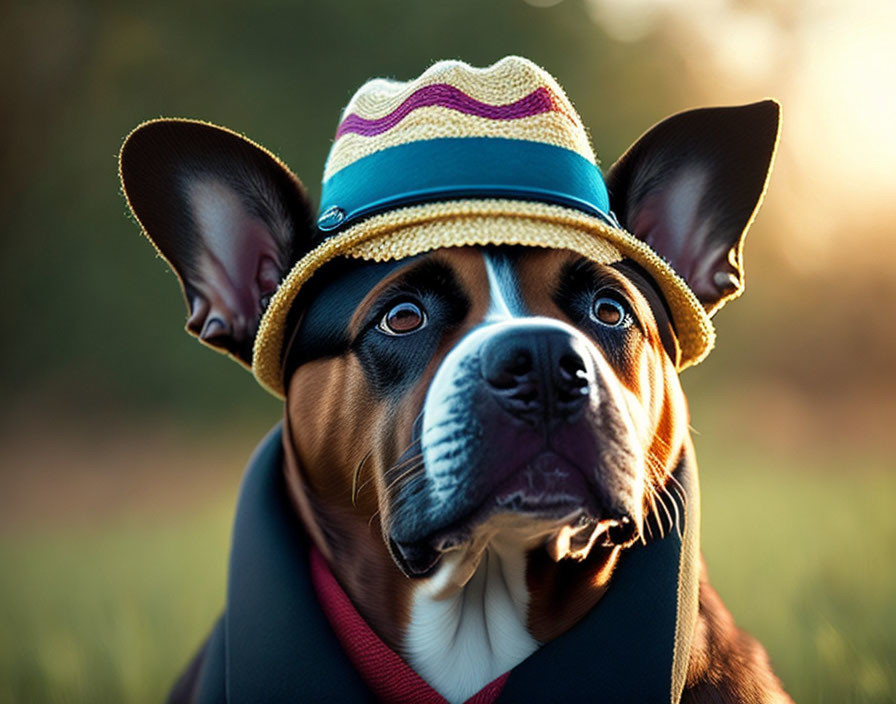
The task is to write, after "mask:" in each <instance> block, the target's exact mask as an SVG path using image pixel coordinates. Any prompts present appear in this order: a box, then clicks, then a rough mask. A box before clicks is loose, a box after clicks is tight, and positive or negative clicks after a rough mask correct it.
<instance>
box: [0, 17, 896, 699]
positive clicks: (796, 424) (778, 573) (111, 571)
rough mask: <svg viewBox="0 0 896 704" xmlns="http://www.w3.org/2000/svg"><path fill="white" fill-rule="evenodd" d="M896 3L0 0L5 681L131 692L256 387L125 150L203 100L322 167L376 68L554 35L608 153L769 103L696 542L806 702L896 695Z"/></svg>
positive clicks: (195, 606)
mask: <svg viewBox="0 0 896 704" xmlns="http://www.w3.org/2000/svg"><path fill="white" fill-rule="evenodd" d="M894 35H896V4H894V3H892V2H890V1H889V0H880V1H879V2H878V1H875V0H851V1H849V0H841V1H837V0H562V1H557V0H526V1H524V0H494V1H489V2H486V1H484V0H451V1H446V2H397V1H394V2H389V1H380V2H365V1H363V0H333V1H329V2H323V1H321V2H315V3H309V2H299V1H293V2H288V1H287V0H259V1H257V2H252V3H247V2H236V1H235V0H214V1H212V0H196V1H193V2H184V1H182V0H177V1H175V0H156V1H155V2H152V3H143V4H139V5H138V4H128V3H123V2H109V1H107V2H99V1H97V0H33V1H30V2H24V1H19V2H16V1H15V0H13V2H12V3H3V5H2V9H0V47H2V48H0V61H2V63H0V86H2V90H0V96H2V97H0V101H2V102H0V108H2V109H0V126H2V134H3V146H2V149H0V235H2V252H0V254H2V256H0V287H2V288H0V290H2V306H0V316H2V317H0V323H2V328H0V329H2V331H3V335H2V339H3V344H2V347H0V350H2V352H0V353H2V365H0V379H2V395H0V398H2V404H0V405H2V408H0V702H155V701H159V700H160V699H161V698H162V697H163V694H164V692H165V691H166V690H167V688H168V686H169V685H170V683H171V681H172V679H173V678H174V676H175V674H176V673H177V671H178V670H179V668H180V667H181V666H182V665H183V664H184V663H185V662H186V659H187V657H188V655H189V654H190V653H191V651H192V650H193V649H194V648H195V647H196V645H197V644H198V643H199V641H200V640H201V639H202V638H203V637H204V635H205V633H206V631H207V629H208V628H209V627H210V625H211V623H212V622H213V620H214V618H215V616H216V615H217V614H218V613H219V611H220V609H221V607H222V604H223V598H224V576H225V569H226V556H227V549H228V534H229V525H230V519H231V515H232V511H233V504H234V500H235V496H236V491H237V486H238V482H239V476H240V473H241V471H242V468H243V466H244V463H245V461H246V459H247V457H248V456H249V454H250V452H251V450H252V448H253V447H254V445H255V443H256V442H257V441H258V439H259V438H260V437H261V435H262V433H263V432H264V431H265V430H266V429H267V428H268V427H270V426H271V425H272V424H273V423H275V422H276V421H277V420H278V418H279V415H280V408H279V405H278V403H277V402H276V401H275V400H274V399H272V398H269V397H268V396H266V395H265V393H264V392H262V391H261V390H260V388H258V387H257V386H256V385H255V383H254V381H253V380H252V378H251V377H250V376H249V375H248V374H246V373H245V372H243V371H241V370H240V369H239V368H238V367H236V366H235V365H233V364H232V363H231V362H229V361H228V360H226V359H225V358H223V357H220V356H218V355H215V354H213V353H212V352H210V351H209V350H207V349H205V348H203V347H201V346H200V345H198V344H197V343H196V342H195V341H194V340H193V339H192V338H189V337H188V336H187V335H185V334H184V332H183V331H182V323H183V320H184V309H183V303H182V300H181V297H180V293H179V291H178V288H177V285H176V281H175V278H174V277H173V276H172V275H171V274H170V273H169V272H167V271H166V267H165V266H164V264H163V262H161V260H158V259H157V258H155V256H154V253H153V250H152V249H151V247H150V246H149V244H148V243H147V242H146V241H145V240H144V239H143V238H142V236H141V235H140V234H139V231H138V229H137V227H136V226H135V224H134V223H133V222H132V221H131V220H129V218H128V216H127V213H126V208H125V204H124V201H123V199H122V197H121V195H120V192H119V184H118V180H117V175H116V155H117V152H118V149H119V146H120V144H121V140H122V139H123V138H124V136H125V135H126V134H127V133H128V131H129V130H130V129H131V128H132V127H134V126H135V125H136V124H137V123H139V122H140V121H143V120H145V119H148V118H152V117H158V116H184V117H196V118H202V119H206V120H210V121H213V122H217V123H219V124H224V125H227V126H229V127H231V128H233V129H235V130H238V131H240V132H243V133H245V134H247V135H249V136H250V137H252V138H253V139H255V140H256V141H258V142H260V143H262V144H264V145H266V146H267V147H269V148H270V149H272V150H273V151H274V152H275V153H277V154H279V155H280V156H281V157H282V158H283V159H284V160H285V161H286V162H287V163H289V164H290V165H291V167H292V168H293V169H294V170H295V171H296V172H297V173H298V174H299V175H300V176H301V177H302V178H303V179H304V180H305V182H306V184H307V185H308V186H309V189H310V190H311V192H312V193H313V194H314V195H315V196H316V195H317V193H319V185H318V183H319V175H320V173H321V170H322V165H323V161H324V158H325V155H326V152H327V150H328V147H329V144H330V140H331V137H332V134H333V131H334V129H335V125H336V120H337V117H338V113H339V110H340V109H341V107H342V106H343V105H344V104H345V102H346V101H347V99H348V98H349V96H350V95H351V93H352V92H353V91H354V89H355V88H356V87H357V86H359V85H360V84H361V83H362V82H363V81H364V80H366V79H367V78H369V77H372V76H393V77H396V78H399V79H407V78H411V77H413V76H416V75H417V74H419V73H420V72H421V71H422V70H423V69H424V68H425V67H426V66H427V65H429V64H430V63H431V62H432V61H434V60H436V59H440V58H449V57H456V58H462V59H465V60H467V61H469V62H471V63H474V64H478V65H486V64H489V63H491V62H493V61H494V60H496V59H498V58H500V57H501V56H503V55H505V54H508V53H519V54H523V55H526V56H528V57H530V58H532V59H534V60H535V61H537V62H539V63H541V64H542V65H544V66H546V67H547V68H548V69H549V70H550V71H551V72H552V73H554V75H556V76H557V77H558V79H559V80H560V82H561V83H562V84H563V85H564V87H565V88H566V90H567V92H568V94H569V95H570V97H571V98H572V100H573V101H574V102H575V103H576V105H577V107H578V109H579V111H580V112H581V114H582V116H583V119H584V121H585V123H586V124H587V125H589V127H590V129H591V132H592V136H593V140H594V142H595V145H596V148H597V151H598V153H599V154H600V155H601V156H602V159H603V160H604V163H605V164H610V163H612V161H613V160H615V158H616V157H617V156H619V155H620V154H621V153H622V152H623V151H624V149H625V148H626V147H627V146H628V145H629V144H630V143H631V142H632V141H634V140H635V139H636V138H637V137H638V135H639V134H640V133H641V132H643V131H644V130H645V129H647V128H648V127H649V126H650V125H651V124H653V123H654V122H656V121H658V120H659V119H661V118H663V117H665V116H666V115H668V114H670V113H673V112H675V111H678V110H681V109H685V108H689V107H695V106H701V105H712V104H728V103H737V102H749V101H753V100H756V99H760V98H763V97H765V96H774V97H777V98H779V99H780V100H781V101H782V103H783V105H784V131H783V138H782V141H781V145H780V150H779V153H778V159H777V164H776V168H775V173H774V175H773V178H772V181H771V185H770V189H769V192H768V196H767V198H766V202H765V205H764V207H763V209H762V211H761V213H760V215H759V217H758V219H757V220H756V222H755V224H754V226H753V228H752V230H751V234H750V236H749V238H748V244H747V249H746V268H747V279H748V286H747V294H746V295H745V296H744V297H743V298H742V299H740V300H739V301H737V302H735V303H733V304H731V305H729V306H728V307H727V308H726V309H725V310H724V311H722V313H721V314H720V315H719V316H718V317H717V326H718V330H719V344H718V347H717V349H716V351H715V352H714V353H713V354H712V355H711V356H710V358H709V359H708V360H707V361H706V362H705V363H703V364H702V365H700V366H699V367H697V368H695V369H692V370H689V371H687V372H686V373H685V375H684V383H685V386H686V388H687V390H688V392H689V394H690V399H691V404H692V425H693V427H694V431H695V437H696V443H697V448H698V457H699V458H700V463H701V474H702V484H703V494H704V501H703V504H704V511H703V536H704V537H703V544H704V552H705V554H706V559H707V562H708V565H709V570H710V574H711V576H712V578H713V581H714V583H715V585H716V586H717V588H718V590H719V591H720V593H721V595H722V597H723V598H724V599H725V600H726V602H727V603H728V605H729V606H730V608H731V610H732V611H733V613H734V615H735V617H736V618H737V620H738V621H739V623H740V624H741V625H742V626H744V627H746V628H748V629H749V630H751V631H752V632H753V633H755V634H756V635H757V636H758V637H759V638H760V639H761V640H762V641H763V642H764V643H765V644H766V646H767V648H768V650H769V652H770V654H771V658H772V661H773V663H774V665H775V667H776V669H777V672H778V673H779V675H780V676H781V678H782V680H783V681H784V684H785V685H786V687H787V688H788V689H789V690H790V691H791V692H792V693H793V695H794V696H795V698H796V700H797V701H799V702H837V703H839V702H892V701H896V517H894V509H896V460H894V442H893V437H894V433H896V430H894V427H893V425H894V420H896V372H894V370H893V364H894V362H896V332H894V323H896V276H894V273H893V259H894V256H896V244H894V235H896V232H894V225H893V223H894V222H896V185H894V184H896V167H894V164H896V130H894V125H896V97H894V94H896V91H894V85H896V43H894V41H893V37H894Z"/></svg>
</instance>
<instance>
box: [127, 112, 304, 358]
mask: <svg viewBox="0 0 896 704" xmlns="http://www.w3.org/2000/svg"><path fill="white" fill-rule="evenodd" d="M119 169H120V175H121V183H122V186H123V188H124V194H125V197H126V198H127V200H128V204H129V205H130V207H131V210H132V211H133V212H134V215H135V216H136V218H137V220H138V221H139V222H140V225H141V226H142V227H143V230H144V232H145V233H146V235H147V237H149V239H150V240H151V241H152V242H153V244H155V246H156V248H157V249H158V251H159V252H160V253H161V255H162V256H163V257H164V258H165V259H166V260H167V261H168V263H169V264H170V265H171V268H172V269H174V271H175V273H176V274H177V277H178V279H179V280H180V284H181V287H182V289H183V293H184V298H185V299H186V303H187V311H188V314H189V318H188V320H187V331H188V332H190V333H191V334H193V335H195V336H197V337H199V339H200V340H201V341H202V342H204V343H205V344H207V345H209V346H211V347H214V348H216V349H218V350H220V351H224V352H227V353H229V354H230V355H232V356H233V357H234V358H235V359H236V360H237V361H239V362H240V363H242V364H244V365H245V366H247V367H248V366H251V362H252V345H253V343H254V341H255V334H256V332H257V330H258V323H259V320H260V319H261V314H262V313H263V311H264V308H265V307H266V305H267V303H268V301H269V300H270V296H271V294H272V293H273V292H274V290H275V289H276V288H277V286H278V285H279V283H280V281H281V280H282V278H283V277H284V276H285V274H286V273H287V272H288V271H289V269H290V268H291V267H292V265H293V264H294V263H295V261H296V260H297V259H298V257H299V256H300V255H301V254H303V253H304V252H305V251H307V250H308V249H309V248H310V242H311V233H312V226H311V222H312V220H311V208H310V206H309V203H308V200H307V196H306V194H305V188H304V186H303V185H302V183H301V181H299V179H298V178H296V176H295V175H293V173H292V172H291V171H290V170H289V169H288V168H287V167H286V166H285V165H284V164H282V163H281V162H280V161H279V160H278V159H277V158H276V157H275V156H273V155H272V154H271V153H270V152H268V151H266V150H265V149H263V148H262V147H259V146H258V145H256V144H254V143H253V142H250V141H249V140H248V139H245V138H244V137H241V136H240V135H238V134H236V133H234V132H231V131H230V130H227V129H224V128H221V127H216V126H214V125H210V124H207V123H204V122H196V121H190V120H155V121H152V122H147V123H144V124H142V125H140V126H139V127H137V129H135V130H134V131H133V132H132V133H131V134H130V135H129V136H128V138H127V139H126V140H125V142H124V145H123V146H122V148H121V155H120V159H119Z"/></svg>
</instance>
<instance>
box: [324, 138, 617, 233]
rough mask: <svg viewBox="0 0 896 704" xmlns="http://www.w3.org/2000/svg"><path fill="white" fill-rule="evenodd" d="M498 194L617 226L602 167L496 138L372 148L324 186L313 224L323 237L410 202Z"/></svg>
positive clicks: (546, 147) (556, 150) (563, 152)
mask: <svg viewBox="0 0 896 704" xmlns="http://www.w3.org/2000/svg"><path fill="white" fill-rule="evenodd" d="M465 198H503V199H511V200H529V201H539V202H543V203H550V204H554V205H563V206H566V207H570V208H574V209H576V210H580V211H582V212H584V213H587V214H588V215H593V216H595V217H598V218H600V219H601V220H603V221H604V222H606V223H607V224H609V225H616V221H615V218H614V217H613V216H612V214H611V213H610V198H609V195H608V193H607V187H606V185H605V184H604V181H603V177H602V176H601V173H600V170H599V169H598V168H597V166H595V165H594V164H593V163H591V162H590V161H589V160H588V159H586V158H585V157H583V156H581V155H580V154H577V153H576V152H574V151H571V150H569V149H565V148H563V147H557V146H555V145H552V144H545V143H541V142H532V141H527V140H520V139H504V138H496V137H464V138H452V137H446V138H439V139H429V140H422V141H417V142H410V143H407V144H402V145H398V146H395V147H392V148H391V149H385V150H383V151H379V152H375V153H374V154H371V155H369V156H366V157H363V158H361V159H359V160H358V161H356V162H354V163H352V164H350V165H349V166H346V167H345V168H343V169H341V170H340V171H337V172H336V173H335V174H333V175H332V176H331V177H330V178H329V179H327V180H326V181H325V182H324V184H323V193H322V196H321V207H320V215H319V216H318V220H317V226H318V228H319V229H320V230H321V231H322V232H323V233H326V235H327V236H329V235H331V234H332V233H333V232H335V231H336V230H341V229H343V228H345V227H347V226H349V225H351V224H352V223H354V222H357V221H358V220H361V219H363V218H366V217H369V216H371V215H375V214H377V213H380V212H384V211H387V210H393V209H395V208H399V207H403V206H407V205H413V204H416V203H425V202H434V201H446V200H460V199H465Z"/></svg>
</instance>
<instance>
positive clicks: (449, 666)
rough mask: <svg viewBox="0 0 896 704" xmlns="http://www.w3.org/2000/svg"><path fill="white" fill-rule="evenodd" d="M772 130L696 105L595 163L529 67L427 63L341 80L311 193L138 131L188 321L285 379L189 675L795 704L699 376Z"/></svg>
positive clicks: (542, 76)
mask: <svg viewBox="0 0 896 704" xmlns="http://www.w3.org/2000/svg"><path fill="white" fill-rule="evenodd" d="M778 131H779V108H778V105H777V103H775V102H774V101H770V100H765V101H762V102H759V103H754V104H751V105H744V106H738V107H724V108H703V109H697V110H691V111H688V112H683V113H679V114H677V115H674V116H672V117H670V118H668V119H666V120H664V121H663V122H661V123H659V124H658V125H656V126H654V127H653V128H651V129H650V130H648V131H647V132H646V133H645V134H644V135H643V136H642V137H641V138H640V139H639V140H638V141H637V142H636V143H635V144H634V145H633V146H632V147H631V148H630V149H629V150H628V151H627V152H626V153H625V154H624V155H623V156H622V157H621V158H620V159H619V160H618V161H617V162H616V163H615V164H614V165H613V166H612V167H611V168H610V169H609V170H608V172H607V174H606V178H605V181H604V179H603V178H602V177H601V173H600V171H599V169H598V168H597V166H596V159H595V158H594V155H593V152H591V147H590V144H589V142H588V138H587V136H586V132H585V130H584V127H583V126H582V124H581V121H580V118H579V117H578V114H577V113H576V112H575V109H574V108H573V107H572V104H571V103H570V102H569V100H568V99H567V98H566V96H565V94H564V93H563V91H562V89H561V88H560V87H559V85H558V84H557V83H556V81H555V80H554V79H553V78H552V77H551V76H550V75H549V74H547V73H546V72H545V71H544V70H543V69H541V68H540V67H538V66H536V65H535V64H533V63H531V62H529V61H527V60H525V59H522V58H519V57H508V58H505V59H503V60H502V61H500V62H498V63H496V64H494V65H493V66H491V67H488V68H486V69H474V68H472V67H470V66H468V65H466V64H464V63H461V62H457V61H449V62H439V63H437V64H435V65H434V66H432V67H431V68H430V69H429V70H427V71H426V72H425V73H424V74H423V75H422V76H421V77H419V78H418V79H416V80H415V81H411V82H408V83H397V82H393V81H381V80H375V81H371V82H370V83H368V84H366V85H365V86H364V87H362V89H361V90H360V91H359V92H358V94H356V96H355V98H353V99H352V101H351V102H350V103H349V106H348V107H347V108H346V110H345V111H344V113H343V117H342V120H341V121H340V124H339V128H338V130H337V134H336V140H335V142H334V146H333V148H332V151H331V153H330V157H329V159H328V162H327V166H326V169H325V178H324V188H323V194H322V203H321V207H320V211H319V215H318V216H317V218H316V219H315V217H314V215H313V212H314V211H313V209H312V206H311V205H310V203H309V202H308V199H307V196H306V194H305V190H304V187H303V186H302V184H301V182H300V181H299V179H298V178H297V177H296V176H294V175H293V174H292V172H291V171H289V170H288V169H287V167H286V166H285V165H284V164H282V162H280V161H279V160H278V159H277V158H276V157H274V156H273V155H272V154H270V153H269V152H267V151H266V150H264V149H263V148H261V147H259V146H258V145H256V144H254V143H252V142H250V141H249V140H248V139H246V138H244V137H242V136H240V135H237V134H236V133H233V132H231V131H229V130H226V129H224V128H220V127H216V126H214V125H210V124H208V123H201V122H196V121H190V120H156V121H152V122H149V123H145V124H143V125H141V126H140V127H138V128H137V129H136V130H135V131H134V132H133V133H131V135H130V136H129V137H128V138H127V140H126V141H125V143H124V146H123V148H122V153H121V160H120V174H121V179H122V183H123V188H124V192H125V195H126V197H127V199H128V203H129V205H130V206H131V208H132V210H133V212H134V214H135V216H136V218H137V219H138V221H139V223H140V225H141V226H142V228H143V230H144V231H145V233H146V234H147V236H148V237H149V238H150V240H151V241H152V242H153V243H154V245H155V246H156V248H157V250H158V251H159V253H160V254H161V255H162V256H163V257H164V258H165V259H166V260H167V261H168V263H169V264H170V266H171V268H172V269H173V270H174V271H175V272H176V274H177V276H178V278H179V280H180V282H181V284H182V288H183V291H184V295H185V298H186V302H187V307H188V313H189V317H188V320H187V330H188V331H189V332H190V333H191V334H193V335H195V336H197V337H199V339H200V340H201V341H202V342H203V343H205V344H206V345H208V346H211V347H213V348H215V349H217V350H219V351H222V352H225V353H226V354H229V355H230V356H231V357H233V358H234V359H235V360H236V361H237V362H239V363H241V364H242V365H243V366H245V367H247V368H249V369H251V370H252V371H253V372H254V373H255V375H256V377H257V378H258V379H259V381H260V382H261V383H262V385H263V386H264V387H265V388H267V389H268V390H269V391H271V392H272V393H275V394H276V395H278V396H280V397H282V398H284V399H285V404H284V408H285V413H284V419H283V422H282V424H281V425H280V427H279V428H278V429H275V431H273V433H272V434H271V435H270V436H269V437H268V438H267V439H266V440H265V441H264V442H263V443H262V446H261V447H260V449H259V450H258V451H257V453H256V455H255V456H254V458H253V460H252V462H251V463H250V468H249V470H248V472H247V475H246V478H245V479H244V483H243V487H242V489H241V498H240V501H239V506H238V509H237V518H236V521H235V526H234V538H233V541H234V542H233V548H232V554H231V563H230V572H229V578H228V580H229V581H228V602H227V608H226V611H225V614H224V616H223V617H222V619H221V620H220V621H219V622H218V624H217V626H216V627H215V630H214V631H213V633H212V635H211V636H210V637H209V639H208V641H207V642H206V643H205V645H204V646H203V648H202V649H200V651H199V653H198V655H197V656H196V658H195V659H194V660H193V662H192V663H191V665H190V666H189V667H188V668H187V670H186V672H185V673H184V675H183V676H182V677H181V679H180V680H179V681H178V683H177V684H176V685H175V687H174V690H173V691H172V695H171V701H174V702H210V701H229V702H236V701H280V700H291V701H322V700H327V701H373V700H379V701H414V702H425V701H446V700H447V701H448V702H464V701H471V702H491V701H499V702H506V701H592V700H600V701H612V702H626V701H632V702H652V701H666V702H668V701H683V702H743V703H746V702H787V701H790V699H789V697H788V696H787V694H786V693H785V692H784V690H783V689H782V687H781V685H780V683H779V681H778V680H777V678H776V677H775V675H774V674H773V672H772V670H771V667H770V665H769V662H768V658H767V656H766V654H765V651H764V650H763V648H762V647H761V646H760V645H759V644H758V643H757V642H756V641H755V640H754V639H753V638H752V637H750V636H749V635H747V634H746V633H744V632H743V631H741V630H739V629H738V628H737V627H736V626H735V625H734V622H733V620H732V617H731V615H730V614H729V612H728V611H727V610H726V608H725V607H724V605H723V604H722V602H721V600H720V599H719V597H718V595H717V594H716V592H715V591H713V589H712V587H711V586H710V584H709V582H708V581H707V577H706V569H705V566H704V565H703V562H702V559H701V558H700V557H699V491H698V483H697V478H696V461H695V457H694V450H693V446H692V443H691V440H690V436H689V426H688V410H687V402H686V398H685V395H684V392H683V391H682V388H681V385H680V382H679V373H680V371H681V370H683V369H684V368H686V367H687V366H690V365H693V364H696V363H697V362H699V361H700V360H701V359H703V357H705V355H706V354H707V353H708V352H709V350H710V349H711V347H712V345H713V339H714V338H713V335H714V333H713V330H712V326H711V323H710V322H709V316H710V315H711V314H714V313H715V312H716V311H717V310H718V309H719V308H720V307H721V306H722V305H723V304H724V303H725V302H726V301H728V300H730V299H731V298H734V297H736V296H737V295H739V294H740V292H741V291H742V288H743V267H742V245H743V238H744V235H745V232H746V230H747V228H748V226H749V224H750V223H751V221H752V218H753V216H754V214H755V211H756V210H757V208H758V205H759V202H760V201H761V198H762V196H763V194H764V189H765V185H766V181H767V176H768V173H769V171H770V168H771V163H772V160H773V156H774V151H775V148H776V144H777V139H778Z"/></svg>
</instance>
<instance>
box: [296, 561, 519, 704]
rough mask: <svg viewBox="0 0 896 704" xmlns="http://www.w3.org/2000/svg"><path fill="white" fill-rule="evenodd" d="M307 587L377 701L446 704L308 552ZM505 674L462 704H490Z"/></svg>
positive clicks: (502, 685) (327, 569) (322, 562)
mask: <svg viewBox="0 0 896 704" xmlns="http://www.w3.org/2000/svg"><path fill="white" fill-rule="evenodd" d="M310 552H311V583H312V584H313V585H314V591H315V593H316V594H317V598H318V600H319V601H320V604H321V606H322V607H323V610H324V613H325V614H326V616H327V620H329V622H330V625H331V626H332V627H333V631H334V632H335V633H336V637H337V638H338V639H339V642H340V643H341V644H342V647H343V648H344V649H345V652H346V654H347V655H348V659H349V660H351V662H352V665H354V666H355V669H356V670H357V671H358V674H360V675H361V679H363V680H364V682H365V684H366V685H367V686H368V687H370V689H371V691H372V692H373V693H374V694H375V695H376V697H377V699H379V700H381V701H384V702H407V704H447V700H446V699H445V698H444V697H443V696H442V695H441V694H439V693H438V692H437V691H436V690H434V689H433V688H432V687H430V686H429V684H427V683H426V681H425V680H424V679H423V678H422V677H420V675H418V674H417V673H416V672H414V671H413V670H412V669H411V668H410V666H409V665H408V664H407V663H406V662H405V661H404V660H402V659H401V657H399V655H398V654H397V653H396V652H395V651H394V650H392V649H391V648H389V646H387V645H386V644H385V643H383V641H381V640H380V639H379V636H377V635H376V633H374V632H373V631H372V630H371V629H370V626H368V625H367V623H366V622H365V621H364V619H363V618H361V615H360V614H359V613H358V612H357V611H356V610H355V607H354V606H353V605H352V603H351V601H349V598H348V596H346V594H345V592H344V591H342V587H340V586H339V583H338V582H337V581H336V578H335V577H334V576H333V573H332V572H330V568H329V567H328V566H327V561H326V560H325V559H324V558H323V555H321V554H320V552H319V551H318V550H317V549H316V548H314V547H312V548H311V551H310ZM509 676H510V673H509V672H505V673H504V674H503V675H501V676H500V677H498V678H497V679H495V680H492V681H491V682H489V683H488V684H487V685H485V687H483V688H482V689H480V690H479V691H478V692H477V693H476V694H474V695H473V696H472V697H470V698H469V699H467V701H466V702H465V704H492V702H494V701H495V700H496V699H497V698H498V695H499V694H501V690H502V689H503V688H504V683H505V682H506V681H507V678H508V677H509Z"/></svg>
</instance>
